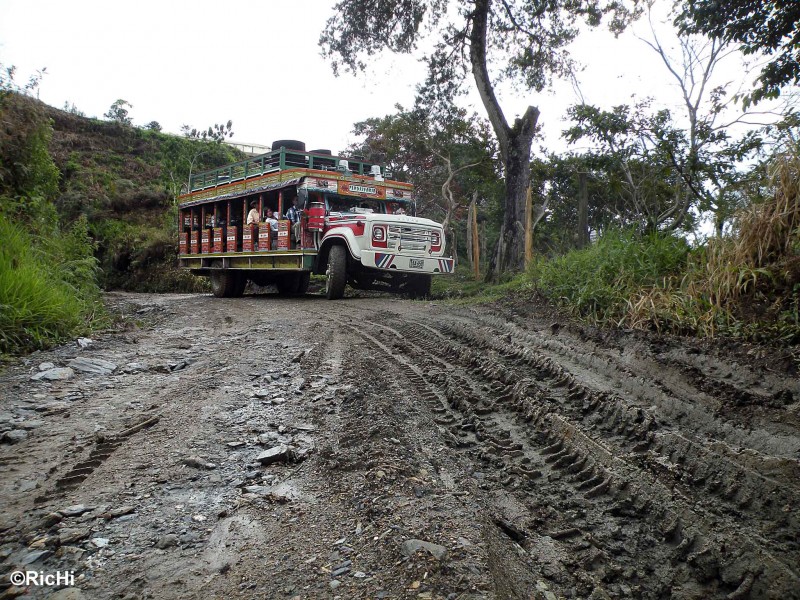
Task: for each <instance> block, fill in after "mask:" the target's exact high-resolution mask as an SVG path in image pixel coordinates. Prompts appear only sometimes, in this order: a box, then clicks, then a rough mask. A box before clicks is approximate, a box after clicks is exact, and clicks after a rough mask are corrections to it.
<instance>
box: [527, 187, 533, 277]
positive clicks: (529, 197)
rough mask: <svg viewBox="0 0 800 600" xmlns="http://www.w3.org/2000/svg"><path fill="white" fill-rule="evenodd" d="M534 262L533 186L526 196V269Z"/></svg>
mask: <svg viewBox="0 0 800 600" xmlns="http://www.w3.org/2000/svg"><path fill="white" fill-rule="evenodd" d="M532 260H533V194H532V193H531V186H528V191H527V194H526V196H525V268H526V269H527V268H528V265H530V264H531V261H532Z"/></svg>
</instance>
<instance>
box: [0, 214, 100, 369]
mask: <svg viewBox="0 0 800 600" xmlns="http://www.w3.org/2000/svg"><path fill="white" fill-rule="evenodd" d="M85 235H86V233H85V224H84V228H83V229H81V226H80V225H76V227H74V228H73V229H72V230H71V231H69V232H67V233H65V234H62V235H60V236H58V237H57V238H34V237H33V236H32V235H30V234H29V233H27V232H26V231H24V230H23V229H22V228H21V227H19V226H17V225H15V224H13V223H11V222H10V221H8V220H7V219H6V218H5V217H4V216H1V215H0V239H2V240H3V243H2V244H0V354H5V353H8V354H16V353H21V352H26V351H30V350H35V349H39V348H44V347H47V346H49V345H52V344H54V343H57V342H58V341H61V340H63V339H66V338H68V337H70V336H74V335H78V334H80V333H82V332H84V331H86V330H87V328H88V326H89V324H90V323H92V322H97V321H98V320H100V319H102V317H103V315H104V312H103V310H102V307H101V305H100V302H99V288H98V287H97V285H96V283H95V276H94V269H95V266H94V265H95V262H94V258H93V257H92V256H91V246H88V248H89V252H88V255H87V253H86V247H82V244H84V242H85V239H84V238H85Z"/></svg>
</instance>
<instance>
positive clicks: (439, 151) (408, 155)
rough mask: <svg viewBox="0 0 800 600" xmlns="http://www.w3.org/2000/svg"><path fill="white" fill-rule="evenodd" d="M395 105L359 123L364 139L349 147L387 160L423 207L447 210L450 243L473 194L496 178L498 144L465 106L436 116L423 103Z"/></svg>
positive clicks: (357, 127) (357, 130) (445, 220)
mask: <svg viewBox="0 0 800 600" xmlns="http://www.w3.org/2000/svg"><path fill="white" fill-rule="evenodd" d="M396 108H397V112H396V113H394V114H391V115H387V116H385V117H382V118H370V119H367V120H365V121H361V122H359V123H356V124H355V126H354V129H353V133H355V134H356V135H358V136H362V137H363V141H361V142H359V143H356V144H353V145H352V146H351V147H350V148H349V151H350V152H355V153H358V154H363V155H364V156H367V157H368V158H369V159H370V160H374V161H375V162H385V163H387V164H388V165H389V166H390V167H391V169H392V171H393V172H394V173H395V174H396V176H398V177H406V178H408V179H409V180H410V181H411V182H413V183H414V185H415V188H416V192H417V198H418V202H419V207H420V209H421V210H422V211H431V210H435V211H436V212H440V213H441V214H443V215H444V217H443V225H444V228H445V231H446V232H447V234H448V238H449V239H450V240H451V244H452V240H453V239H454V233H455V232H454V229H453V221H454V219H455V217H456V215H457V213H459V212H463V209H465V208H466V204H467V202H468V200H469V196H470V193H471V192H472V191H479V193H482V192H483V189H482V188H483V187H484V185H486V184H487V183H488V184H490V185H491V183H494V182H495V181H496V179H497V175H496V169H495V165H496V160H495V157H496V154H497V150H496V147H497V146H496V144H495V142H494V140H493V139H492V137H491V131H490V129H489V125H488V124H487V123H486V122H485V121H484V120H482V119H479V118H478V116H477V115H475V114H473V115H471V116H470V115H468V114H467V111H466V110H464V109H458V108H454V109H453V110H452V111H449V112H448V114H446V115H442V114H439V115H437V118H435V119H434V118H432V117H431V114H430V112H429V111H428V110H426V109H425V108H424V107H423V106H422V103H420V102H418V103H417V106H416V107H415V108H414V109H412V110H405V109H403V107H402V106H400V105H397V106H396ZM451 247H454V244H453V245H452V246H451Z"/></svg>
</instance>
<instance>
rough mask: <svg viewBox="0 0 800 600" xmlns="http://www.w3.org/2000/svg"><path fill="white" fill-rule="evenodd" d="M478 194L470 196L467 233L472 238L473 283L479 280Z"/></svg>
mask: <svg viewBox="0 0 800 600" xmlns="http://www.w3.org/2000/svg"><path fill="white" fill-rule="evenodd" d="M477 200H478V193H477V192H475V193H474V194H473V195H472V202H471V203H470V205H469V231H470V237H471V238H472V240H471V241H472V244H471V245H470V246H471V248H470V250H471V252H470V254H471V256H472V270H473V272H474V274H475V281H479V280H480V278H481V247H480V239H479V238H478V202H477Z"/></svg>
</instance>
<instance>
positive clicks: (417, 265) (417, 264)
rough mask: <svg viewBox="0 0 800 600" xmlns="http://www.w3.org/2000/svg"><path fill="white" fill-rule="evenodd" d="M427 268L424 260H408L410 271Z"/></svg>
mask: <svg viewBox="0 0 800 600" xmlns="http://www.w3.org/2000/svg"><path fill="white" fill-rule="evenodd" d="M424 266H425V260H424V259H422V258H410V259H408V268H409V269H422V268H423V267H424Z"/></svg>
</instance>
